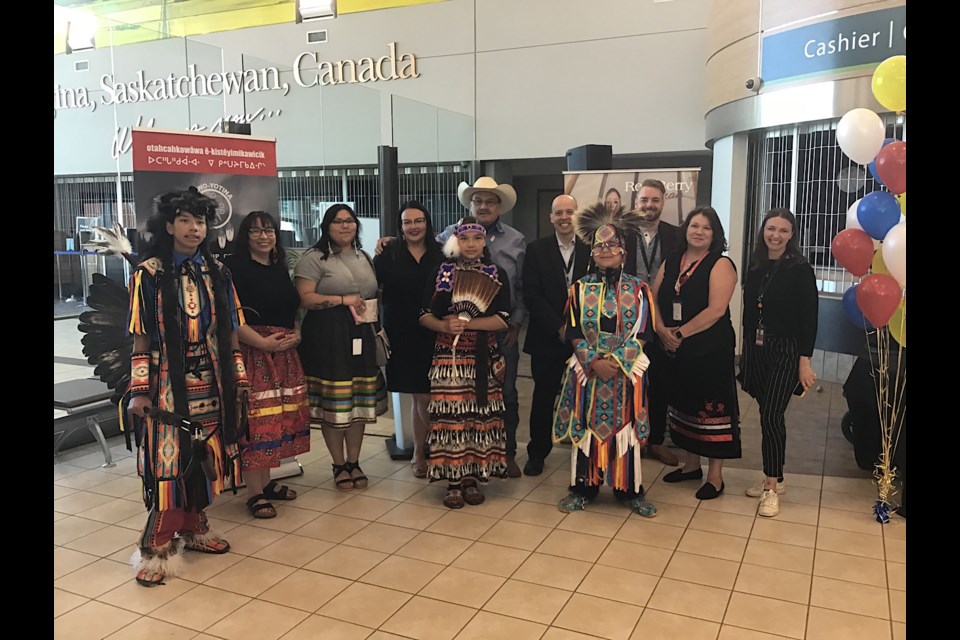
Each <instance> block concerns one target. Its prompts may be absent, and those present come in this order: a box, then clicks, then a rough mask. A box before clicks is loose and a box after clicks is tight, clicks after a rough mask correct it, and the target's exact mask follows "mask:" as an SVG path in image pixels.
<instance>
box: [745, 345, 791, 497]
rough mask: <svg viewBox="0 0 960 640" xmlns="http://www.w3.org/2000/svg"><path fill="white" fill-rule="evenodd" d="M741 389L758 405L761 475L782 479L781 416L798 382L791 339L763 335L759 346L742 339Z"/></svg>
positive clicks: (784, 446) (784, 440) (783, 428)
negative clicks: (742, 374) (744, 389)
mask: <svg viewBox="0 0 960 640" xmlns="http://www.w3.org/2000/svg"><path fill="white" fill-rule="evenodd" d="M743 357H744V359H745V366H744V380H745V383H746V384H745V388H746V389H747V390H748V392H749V393H750V395H752V396H753V397H754V398H756V399H757V403H758V404H759V405H760V431H761V433H762V441H761V452H762V453H763V473H764V474H765V475H766V476H767V477H768V478H778V479H782V478H783V463H784V459H785V457H786V451H787V425H786V421H785V420H784V417H783V416H784V413H785V412H786V410H787V404H788V403H789V402H790V398H791V396H792V395H793V390H794V388H796V386H797V384H798V383H799V361H800V355H799V350H798V348H797V341H796V339H795V338H778V337H771V336H767V337H766V338H765V340H764V345H763V346H762V347H758V346H756V344H755V343H754V338H753V336H752V335H747V336H745V340H744V354H743Z"/></svg>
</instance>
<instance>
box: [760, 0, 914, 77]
mask: <svg viewBox="0 0 960 640" xmlns="http://www.w3.org/2000/svg"><path fill="white" fill-rule="evenodd" d="M906 53H907V7H906V6H901V7H895V8H893V9H883V10H882V11H871V12H870V13H861V14H858V15H855V16H847V17H844V18H838V19H836V20H827V21H825V22H818V23H816V24H811V25H806V26H803V27H799V28H797V29H791V30H790V31H781V32H779V33H774V34H771V35H768V36H764V37H763V49H762V55H763V58H762V60H763V62H762V70H761V72H760V77H761V78H763V81H764V83H767V84H768V83H771V82H777V81H784V80H796V79H799V78H801V77H804V76H817V75H825V74H829V73H836V72H838V71H845V70H848V69H855V68H857V67H865V66H870V65H877V64H880V63H881V62H883V61H884V60H886V59H887V58H889V57H891V56H897V55H905V54H906Z"/></svg>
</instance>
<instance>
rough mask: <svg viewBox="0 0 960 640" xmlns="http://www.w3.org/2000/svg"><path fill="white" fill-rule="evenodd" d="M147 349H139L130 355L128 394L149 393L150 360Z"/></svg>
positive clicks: (145, 394) (142, 394)
mask: <svg viewBox="0 0 960 640" xmlns="http://www.w3.org/2000/svg"><path fill="white" fill-rule="evenodd" d="M151 359H152V356H151V353H150V352H149V351H141V352H137V353H133V354H131V355H130V395H131V396H147V395H150V360H151Z"/></svg>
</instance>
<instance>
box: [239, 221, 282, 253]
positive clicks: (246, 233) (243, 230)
mask: <svg viewBox="0 0 960 640" xmlns="http://www.w3.org/2000/svg"><path fill="white" fill-rule="evenodd" d="M257 221H259V222H260V224H261V225H262V226H263V228H264V229H273V230H274V234H275V237H276V239H277V244H276V245H275V246H274V248H273V251H271V252H270V263H271V264H277V263H278V262H279V263H281V264H286V260H287V252H286V251H284V249H283V242H282V241H281V240H280V225H278V224H277V221H276V220H274V218H273V216H272V215H270V214H269V213H267V212H266V211H251V212H250V213H248V214H247V216H246V217H245V218H244V219H243V222H241V223H240V227H239V229H237V254H238V255H240V256H243V257H244V258H250V229H252V228H253V223H254V222H257Z"/></svg>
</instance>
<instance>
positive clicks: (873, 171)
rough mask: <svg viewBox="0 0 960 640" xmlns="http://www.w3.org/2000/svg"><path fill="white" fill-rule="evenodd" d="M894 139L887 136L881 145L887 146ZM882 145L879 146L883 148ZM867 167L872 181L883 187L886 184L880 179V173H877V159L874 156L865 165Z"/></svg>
mask: <svg viewBox="0 0 960 640" xmlns="http://www.w3.org/2000/svg"><path fill="white" fill-rule="evenodd" d="M896 141H897V139H896V138H887V139H886V140H884V141H883V147H885V146H887V145H888V144H890V143H891V142H896ZM883 147H880V148H881V149H883ZM867 168H868V169H870V175H872V176H873V180H874V182H876V183H877V184H879V185H882V186H884V187H885V186H887V185H885V184H883V180H881V179H880V174H878V173H877V159H876V158H874V159H873V160H871V161H870V164H868V165H867Z"/></svg>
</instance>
